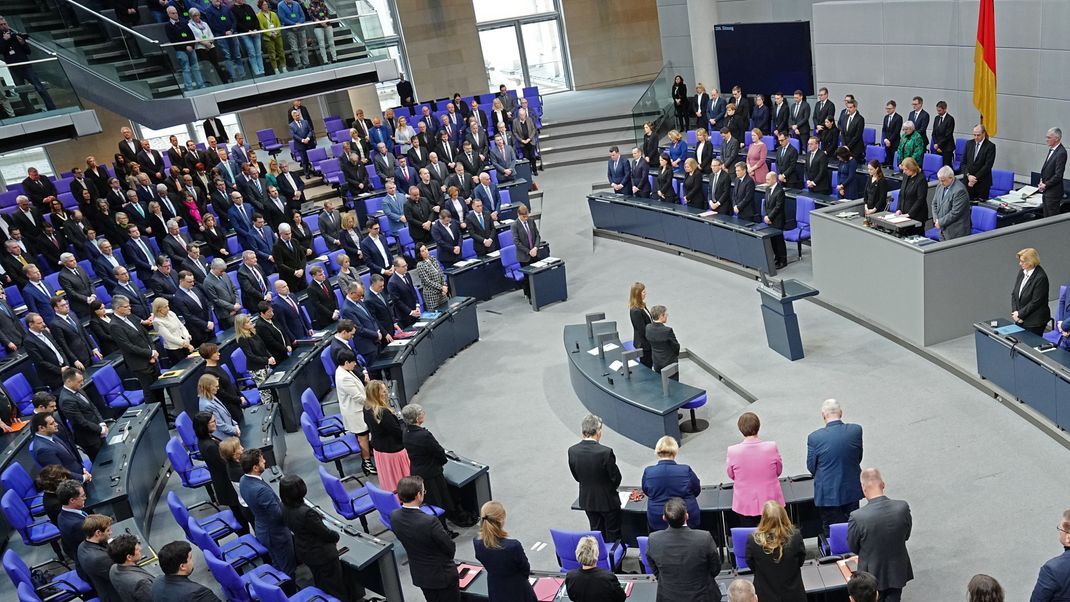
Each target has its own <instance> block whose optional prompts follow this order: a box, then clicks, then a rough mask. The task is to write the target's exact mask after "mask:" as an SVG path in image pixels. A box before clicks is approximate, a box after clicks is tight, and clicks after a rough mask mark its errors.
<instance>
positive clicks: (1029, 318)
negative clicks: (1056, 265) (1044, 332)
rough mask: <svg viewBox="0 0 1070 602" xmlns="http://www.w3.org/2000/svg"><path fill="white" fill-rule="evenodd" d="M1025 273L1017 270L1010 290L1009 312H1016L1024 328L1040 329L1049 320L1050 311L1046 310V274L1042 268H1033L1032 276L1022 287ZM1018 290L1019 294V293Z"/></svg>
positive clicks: (1047, 289)
mask: <svg viewBox="0 0 1070 602" xmlns="http://www.w3.org/2000/svg"><path fill="white" fill-rule="evenodd" d="M1024 277H1025V272H1024V271H1022V270H1018V276H1017V277H1016V278H1015V279H1014V288H1013V289H1012V290H1011V311H1017V312H1018V319H1020V320H1021V321H1022V326H1023V327H1025V328H1040V327H1043V326H1044V325H1045V324H1047V323H1048V321H1049V320H1051V310H1050V309H1049V308H1048V293H1049V292H1050V291H1049V287H1048V274H1047V273H1046V272H1045V271H1044V268H1043V267H1041V266H1039V265H1038V266H1037V267H1035V268H1033V274H1032V275H1031V276H1030V277H1029V280H1028V281H1026V283H1025V287H1024V288H1023V287H1022V279H1023V278H1024ZM1019 289H1020V290H1021V293H1019V292H1018V291H1019Z"/></svg>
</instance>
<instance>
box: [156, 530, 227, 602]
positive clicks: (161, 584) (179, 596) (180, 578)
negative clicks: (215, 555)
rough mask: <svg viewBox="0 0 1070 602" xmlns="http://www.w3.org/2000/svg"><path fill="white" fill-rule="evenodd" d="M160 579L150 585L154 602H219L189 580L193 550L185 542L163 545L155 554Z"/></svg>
mask: <svg viewBox="0 0 1070 602" xmlns="http://www.w3.org/2000/svg"><path fill="white" fill-rule="evenodd" d="M157 556H158V557H159V559H160V570H161V571H162V572H163V576H162V577H157V578H156V580H155V581H153V583H152V599H153V601H154V602H221V601H220V599H219V597H218V596H216V595H215V594H214V593H212V590H210V589H208V588H207V587H205V586H203V585H201V584H200V583H197V582H196V581H193V580H191V579H190V578H189V576H190V573H192V572H193V548H192V547H191V546H190V545H189V542H187V541H185V540H178V541H172V542H171V543H168V544H165V545H164V546H163V547H162V548H160V549H159V551H158V552H157Z"/></svg>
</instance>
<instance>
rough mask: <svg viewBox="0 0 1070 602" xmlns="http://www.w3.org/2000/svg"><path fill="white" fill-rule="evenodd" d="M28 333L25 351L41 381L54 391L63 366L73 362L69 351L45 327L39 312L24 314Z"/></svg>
mask: <svg viewBox="0 0 1070 602" xmlns="http://www.w3.org/2000/svg"><path fill="white" fill-rule="evenodd" d="M26 325H27V327H29V330H30V332H29V334H28V335H27V336H26V352H27V353H29V354H30V359H31V360H33V365H34V368H35V369H36V370H37V377H38V378H39V379H40V380H41V383H42V384H43V385H45V386H46V387H48V388H49V390H51V391H55V390H56V389H58V388H59V387H60V385H61V384H62V383H63V379H62V377H61V373H62V370H63V368H66V367H67V366H70V365H72V364H73V363H74V359H73V358H72V357H71V354H70V351H69V350H68V349H67V348H66V347H65V346H64V345H63V343H61V342H60V341H59V340H58V339H56V338H55V337H53V336H52V333H50V332H48V329H47V328H45V320H44V318H42V317H41V316H40V315H39V314H35V313H33V312H30V313H28V314H26Z"/></svg>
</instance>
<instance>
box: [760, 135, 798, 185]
mask: <svg viewBox="0 0 1070 602" xmlns="http://www.w3.org/2000/svg"><path fill="white" fill-rule="evenodd" d="M779 142H780V148H779V149H777V153H776V168H777V171H779V172H780V176H779V179H778V181H779V182H780V183H781V184H783V185H785V186H787V187H788V188H802V185H803V177H802V174H801V173H800V171H801V170H800V169H799V151H797V150H795V147H794V146H792V145H791V141H790V140H789V139H788V135H787V134H785V133H781V134H779ZM770 173H772V172H770ZM768 179H769V178H766V180H767V181H768Z"/></svg>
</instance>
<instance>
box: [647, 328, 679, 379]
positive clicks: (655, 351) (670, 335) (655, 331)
mask: <svg viewBox="0 0 1070 602" xmlns="http://www.w3.org/2000/svg"><path fill="white" fill-rule="evenodd" d="M646 340H647V341H648V342H649V343H650V353H651V359H652V360H653V361H654V371H655V372H661V369H662V368H664V367H665V366H668V365H669V364H672V363H675V362H676V360H677V359H679V357H680V342H679V341H677V340H676V333H674V332H673V330H672V328H670V327H668V326H666V325H664V324H661V323H660V322H651V323H650V324H647V326H646Z"/></svg>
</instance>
